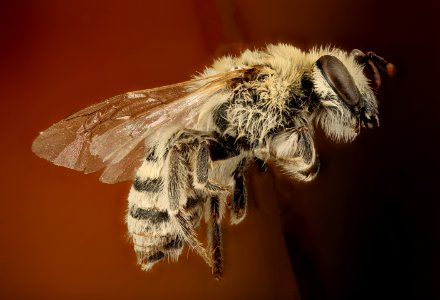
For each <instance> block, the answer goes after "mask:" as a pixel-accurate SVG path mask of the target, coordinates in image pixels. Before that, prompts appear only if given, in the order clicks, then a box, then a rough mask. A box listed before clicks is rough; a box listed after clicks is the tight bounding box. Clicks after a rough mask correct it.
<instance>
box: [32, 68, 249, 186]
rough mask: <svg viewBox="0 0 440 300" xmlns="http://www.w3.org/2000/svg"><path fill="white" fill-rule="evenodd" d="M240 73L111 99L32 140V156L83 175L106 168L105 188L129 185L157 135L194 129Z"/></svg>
mask: <svg viewBox="0 0 440 300" xmlns="http://www.w3.org/2000/svg"><path fill="white" fill-rule="evenodd" d="M243 72H244V70H235V71H231V72H227V73H222V74H218V75H214V76H210V77H202V78H199V79H194V80H191V81H187V82H183V83H179V84H175V85H169V86H164V87H160V88H156V89H148V90H142V91H136V92H129V93H125V94H122V95H118V96H115V97H113V98H110V99H107V100H105V101H103V102H100V103H97V104H94V105H92V106H89V107H87V108H85V109H83V110H81V111H79V112H77V113H74V114H72V115H71V116H69V117H67V118H65V119H63V120H62V121H60V122H58V123H56V124H54V125H52V126H51V127H50V128H48V129H47V130H45V131H44V132H42V133H40V135H39V136H38V137H37V138H36V139H35V141H34V142H33V144H32V150H33V152H35V153H36V154H37V155H38V156H40V157H42V158H44V159H47V160H49V161H51V162H53V163H54V164H56V165H59V166H64V167H67V168H70V169H74V170H78V171H84V172H85V173H92V172H96V171H98V170H101V169H102V168H104V167H106V170H105V171H104V172H103V174H102V176H101V180H102V181H103V182H107V183H115V182H119V181H124V180H129V179H132V178H133V177H134V174H135V170H136V169H137V168H138V167H139V166H140V164H141V163H142V160H143V156H144V155H145V152H146V148H147V147H148V142H145V141H146V140H147V139H148V138H149V137H150V136H151V134H152V133H153V132H154V131H155V129H157V128H159V127H162V126H167V125H168V124H169V123H171V122H173V123H179V124H180V125H181V126H182V127H190V126H192V125H193V124H194V123H195V122H196V118H197V116H198V112H199V108H200V106H201V105H202V104H203V103H206V101H208V100H209V99H210V98H211V96H212V95H213V94H215V93H217V92H219V91H220V90H221V89H223V88H224V87H225V85H226V84H227V82H228V81H229V80H230V79H233V78H236V77H240V76H242V74H243Z"/></svg>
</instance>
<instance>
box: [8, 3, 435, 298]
mask: <svg viewBox="0 0 440 300" xmlns="http://www.w3.org/2000/svg"><path fill="white" fill-rule="evenodd" d="M427 3H429V2H428V1H426V3H425V2H424V1H417V2H408V3H406V2H398V1H389V2H385V1H378V0H377V1H375V0H374V1H365V0H363V1H349V0H347V1H343V0H340V1H315V2H313V3H308V2H307V1H287V0H285V1H282V0H271V1H252V0H246V1H232V0H229V1H220V0H219V1H211V0H194V1H173V3H168V2H166V1H163V3H159V1H154V2H153V1H108V0H107V1H82V0H81V1H80V0H77V1H6V2H5V1H2V2H1V6H2V7H1V8H0V14H1V15H0V22H1V23H0V33H1V35H0V47H1V49H0V58H1V66H0V72H1V74H0V75H1V77H0V87H1V101H2V102H1V104H2V106H1V112H2V113H1V117H0V124H1V127H0V128H1V130H2V138H1V144H2V147H1V158H2V167H1V168H0V170H1V184H2V196H1V215H0V298H1V299H176V298H177V297H179V298H180V299H298V298H299V295H300V294H301V296H302V298H303V299H406V298H407V299H438V298H440V292H439V283H440V276H439V268H440V264H439V259H438V255H439V253H440V251H439V250H440V247H439V244H440V243H439V241H440V239H439V235H440V233H439V229H440V226H439V225H440V224H439V223H440V222H439V216H440V206H439V198H440V197H439V194H438V185H439V184H440V180H439V168H438V167H439V159H438V155H439V153H440V152H439V147H438V145H439V143H438V140H439V125H438V122H439V118H438V109H439V104H438V103H439V100H440V99H439V97H438V96H437V94H436V93H435V92H436V91H438V84H439V83H438V79H439V78H438V75H437V74H438V67H439V64H438V53H439V47H438V45H436V44H433V42H432V41H436V40H438V29H439V26H438V25H439V24H438V23H439V22H438V18H439V13H438V12H439V10H438V9H437V8H436V7H434V6H428V4H427ZM279 41H282V42H288V43H293V44H295V45H297V46H299V47H301V48H303V49H307V48H309V47H311V46H313V45H316V44H318V45H320V44H328V43H330V44H332V45H337V46H340V47H343V48H345V49H347V50H350V49H352V48H360V49H364V50H374V51H376V52H377V53H379V54H381V55H383V56H384V57H386V58H388V59H389V60H390V61H393V62H394V63H395V65H396V66H397V68H398V76H397V77H396V78H394V79H393V80H388V79H386V80H384V81H385V82H384V87H383V89H381V91H380V93H379V99H380V101H381V107H380V111H381V127H380V128H379V129H377V130H374V131H372V132H364V133H363V134H362V135H361V137H360V138H359V139H358V140H357V141H356V142H354V143H352V144H342V145H341V144H340V145H336V144H333V143H331V142H330V141H328V140H327V139H326V138H324V137H323V136H322V134H320V133H319V132H318V135H317V147H318V148H319V151H320V157H321V161H322V170H321V174H320V176H319V177H318V179H317V180H316V181H314V182H312V183H310V184H299V183H292V182H290V181H289V180H288V179H286V178H284V177H281V175H279V173H278V172H277V171H276V170H275V169H270V170H269V172H267V173H264V174H262V173H259V172H257V171H256V169H255V168H253V171H252V172H250V174H249V176H248V179H249V180H248V185H249V194H250V198H251V203H250V212H249V215H248V218H247V219H246V220H245V222H244V223H243V224H241V225H239V226H236V227H230V226H227V227H226V229H225V232H224V236H225V238H224V240H225V259H226V266H225V267H226V271H225V276H224V279H223V280H222V281H221V282H216V281H214V280H212V278H211V276H210V270H209V269H208V268H207V267H206V266H205V265H204V263H203V262H202V260H201V259H200V258H199V257H197V256H196V255H195V254H193V253H189V254H187V252H185V253H184V254H183V255H182V257H181V259H180V261H179V262H178V263H170V264H168V263H166V262H164V263H161V264H160V265H158V266H157V267H156V268H155V269H154V271H153V272H150V273H143V272H141V271H140V270H139V268H138V267H137V266H136V264H135V257H134V253H133V251H132V247H131V245H130V244H129V243H128V242H127V241H126V229H125V225H124V223H123V218H124V213H125V207H126V196H127V193H128V189H129V186H130V184H129V183H123V184H117V185H105V184H101V183H100V182H99V181H98V180H97V178H98V176H96V175H87V176H85V175H83V174H80V173H76V172H73V171H70V170H66V169H63V168H59V167H55V166H53V165H51V164H49V163H48V162H46V161H43V160H41V159H38V158H37V157H36V156H34V155H33V154H32V153H31V150H30V147H31V142H32V140H33V139H34V138H35V136H36V135H37V134H38V132H39V131H41V130H43V129H45V128H47V127H48V126H49V125H51V124H52V123H53V122H56V121H58V120H60V119H61V118H63V117H65V116H66V115H68V114H69V113H71V112H74V111H76V110H79V109H80V108H82V107H84V106H86V105H89V104H92V103H94V102H96V101H98V100H102V99H105V98H107V97H110V96H113V95H116V94H119V93H122V92H126V91H129V90H136V89H143V88H148V87H154V86H160V85H165V84H171V83H174V82H179V81H183V80H186V79H188V77H189V76H190V75H191V74H193V73H195V72H196V71H200V70H202V68H203V66H204V65H207V64H209V63H210V62H211V61H212V59H213V57H215V56H217V55H219V54H225V53H227V52H231V51H236V50H238V49H243V48H244V47H254V46H262V45H264V44H265V43H270V42H279ZM283 237H286V242H284V240H283ZM286 246H287V247H286ZM289 257H290V260H291V262H292V264H290V263H289ZM291 265H292V267H291Z"/></svg>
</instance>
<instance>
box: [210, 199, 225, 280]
mask: <svg viewBox="0 0 440 300" xmlns="http://www.w3.org/2000/svg"><path fill="white" fill-rule="evenodd" d="M222 200H224V199H222V198H221V196H219V195H213V196H211V198H210V199H209V201H208V203H207V205H208V206H209V208H208V209H207V210H206V211H207V212H208V213H209V216H208V218H207V222H208V245H209V249H210V252H211V255H212V260H213V267H212V274H213V275H214V278H215V279H220V278H221V277H222V274H223V253H222V240H221V239H222V232H221V225H220V223H221V218H222V215H223V211H224V201H222Z"/></svg>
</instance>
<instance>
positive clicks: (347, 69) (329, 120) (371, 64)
mask: <svg viewBox="0 0 440 300" xmlns="http://www.w3.org/2000/svg"><path fill="white" fill-rule="evenodd" d="M332 54H333V53H332ZM332 54H325V55H322V56H321V57H319V59H318V60H317V61H316V62H315V64H314V65H313V69H312V74H311V77H312V78H311V79H312V82H313V92H314V94H315V95H316V96H317V99H318V102H319V103H318V110H317V112H316V117H317V121H318V122H319V123H320V124H321V126H322V127H323V129H324V131H325V132H326V133H327V135H329V136H330V137H331V138H333V139H335V140H342V141H350V140H352V139H354V138H355V137H356V136H357V134H358V133H359V129H360V127H366V128H373V127H375V126H378V125H379V118H378V110H377V100H376V96H375V94H374V89H377V88H379V86H380V84H381V79H380V74H379V72H378V67H379V68H381V69H384V70H386V72H387V74H388V75H390V76H392V75H394V73H395V68H394V66H393V65H392V64H390V63H388V62H386V61H385V60H384V59H383V58H381V57H380V56H378V55H376V54H375V53H373V52H367V54H364V53H363V52H361V51H360V50H353V51H352V52H351V53H350V54H349V55H346V54H344V53H342V52H336V53H334V54H335V55H332ZM365 68H367V69H368V70H369V71H370V72H371V73H372V75H373V77H374V83H375V87H371V86H370V81H369V80H368V78H367V77H366V76H365V74H364V69H365Z"/></svg>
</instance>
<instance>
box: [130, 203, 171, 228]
mask: <svg viewBox="0 0 440 300" xmlns="http://www.w3.org/2000/svg"><path fill="white" fill-rule="evenodd" d="M130 216H131V217H132V218H134V219H137V220H149V221H150V222H151V223H153V224H159V223H163V222H168V221H169V219H170V216H169V215H168V212H167V211H165V210H164V211H161V210H158V209H156V208H149V209H143V208H140V207H137V206H136V205H133V206H131V207H130Z"/></svg>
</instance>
